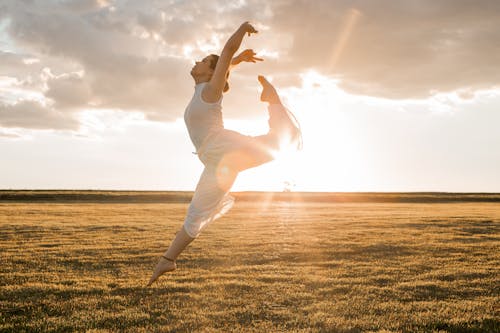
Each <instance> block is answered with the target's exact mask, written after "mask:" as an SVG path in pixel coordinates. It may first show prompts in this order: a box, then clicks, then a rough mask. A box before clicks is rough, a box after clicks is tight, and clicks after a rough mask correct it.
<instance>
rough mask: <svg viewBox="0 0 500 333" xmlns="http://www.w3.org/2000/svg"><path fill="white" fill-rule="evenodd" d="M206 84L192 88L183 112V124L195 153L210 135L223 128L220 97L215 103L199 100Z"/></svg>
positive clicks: (199, 84)
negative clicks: (191, 94) (191, 96)
mask: <svg viewBox="0 0 500 333" xmlns="http://www.w3.org/2000/svg"><path fill="white" fill-rule="evenodd" d="M206 84H207V82H202V83H198V84H197V85H196V86H195V87H194V95H193V98H191V101H190V102H189V104H188V106H187V107H186V111H185V112H184V122H185V123H186V127H187V129H188V132H189V137H190V138H191V141H192V142H193V144H194V146H195V148H196V151H198V150H199V149H200V147H201V146H202V144H203V143H204V141H205V140H206V139H207V138H208V137H209V136H210V135H212V134H214V133H217V132H219V131H220V130H221V129H223V128H224V123H223V121H222V106H221V102H222V96H221V98H220V99H219V101H217V102H216V103H207V102H205V101H204V100H203V99H202V98H201V92H202V91H203V88H204V87H205V85H206Z"/></svg>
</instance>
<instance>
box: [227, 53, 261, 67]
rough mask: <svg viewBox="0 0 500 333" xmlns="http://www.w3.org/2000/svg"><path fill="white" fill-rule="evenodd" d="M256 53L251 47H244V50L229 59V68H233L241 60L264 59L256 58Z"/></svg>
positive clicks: (253, 60) (255, 60)
mask: <svg viewBox="0 0 500 333" xmlns="http://www.w3.org/2000/svg"><path fill="white" fill-rule="evenodd" d="M256 55H257V54H256V53H255V52H254V51H253V50H252V49H246V50H245V51H243V52H241V53H240V54H238V55H237V56H236V57H234V58H233V59H232V60H231V66H230V67H229V69H230V70H231V69H233V67H235V66H236V65H238V64H240V63H242V62H253V63H255V62H257V61H264V59H262V58H257V57H256Z"/></svg>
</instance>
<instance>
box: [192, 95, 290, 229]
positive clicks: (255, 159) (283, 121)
mask: <svg viewBox="0 0 500 333" xmlns="http://www.w3.org/2000/svg"><path fill="white" fill-rule="evenodd" d="M268 109H269V115H270V117H269V132H268V133H267V134H265V135H260V136H248V135H243V134H241V133H238V132H235V131H231V130H226V129H223V130H221V131H220V132H218V133H217V134H216V135H214V136H213V137H212V138H210V141H209V142H207V143H206V145H205V146H204V147H203V149H202V151H199V153H198V157H199V158H200V160H201V161H202V162H203V164H204V165H205V169H204V170H203V173H202V174H201V176H200V179H199V181H198V185H197V186H196V190H195V193H194V195H193V198H192V200H191V203H190V205H189V208H188V212H187V215H186V218H185V220H184V229H185V231H186V233H187V234H188V235H189V236H190V237H193V238H196V237H198V235H199V234H200V233H201V231H202V230H203V229H204V228H205V227H207V226H208V225H209V224H210V223H211V222H213V221H214V220H215V219H217V218H219V217H221V216H222V215H224V214H225V213H226V212H227V211H228V210H229V209H230V208H231V207H232V206H233V203H234V198H233V197H232V196H230V195H229V191H230V189H231V187H232V186H233V184H234V181H235V180H236V177H237V176H238V173H239V172H241V171H243V170H246V169H249V168H253V167H256V166H259V165H261V164H264V163H266V162H269V161H271V160H273V158H274V157H273V152H274V151H276V150H278V149H279V139H280V137H281V136H282V135H283V132H284V131H286V129H287V128H289V127H287V126H288V125H289V122H290V120H289V118H288V116H287V112H286V110H285V109H284V107H283V106H282V105H281V104H279V105H278V104H272V105H270V106H269V108H268ZM287 119H288V122H287Z"/></svg>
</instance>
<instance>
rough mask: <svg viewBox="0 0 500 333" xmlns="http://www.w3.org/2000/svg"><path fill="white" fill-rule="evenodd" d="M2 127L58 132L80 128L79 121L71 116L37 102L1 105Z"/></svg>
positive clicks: (0, 119)
mask: <svg viewBox="0 0 500 333" xmlns="http://www.w3.org/2000/svg"><path fill="white" fill-rule="evenodd" d="M0 126H2V127H20V128H31V129H58V130H77V129H78V128H79V124H78V121H77V120H75V119H73V118H72V117H71V116H69V115H67V114H64V113H61V112H58V111H56V110H54V109H52V108H50V107H45V106H43V105H42V104H40V103H38V102H35V101H21V102H18V103H16V104H13V105H10V104H0Z"/></svg>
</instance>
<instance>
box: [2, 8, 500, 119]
mask: <svg viewBox="0 0 500 333" xmlns="http://www.w3.org/2000/svg"><path fill="white" fill-rule="evenodd" d="M353 10H356V13H358V14H355V15H357V21H356V23H355V24H354V25H353V28H352V30H351V31H350V34H348V37H347V38H345V40H344V42H345V43H344V44H343V48H338V45H339V41H340V40H341V39H342V38H341V36H342V32H343V31H344V30H345V27H346V26H347V23H346V22H347V21H346V18H347V17H349V13H353ZM499 12H500V3H499V2H498V1H488V0H482V1H476V2H470V1H465V0H453V1H452V0H443V1H439V2H435V1H430V0H428V1H418V2H417V1H390V0H382V1H377V2H374V1H369V0H366V1H347V0H342V1H327V0H324V1H314V2H311V1H304V0H302V1H299V0H297V1H285V0H282V1H272V2H265V1H261V0H253V1H252V0H249V1H247V2H242V3H229V4H228V3H227V2H226V1H222V0H220V1H215V2H213V1H211V2H206V1H179V2H160V1H153V2H148V4H147V5H144V3H142V2H139V1H97V0H81V1H65V2H52V1H36V0H33V1H15V2H14V1H13V2H8V3H7V4H5V3H4V4H3V5H0V20H4V21H3V22H4V25H6V26H7V28H6V33H7V34H8V36H9V38H10V39H11V40H12V43H14V46H15V47H14V48H13V49H15V50H20V51H10V52H6V51H5V50H3V51H2V50H0V70H1V71H2V73H1V75H6V76H10V77H16V78H18V79H19V80H20V81H23V82H26V84H28V85H30V87H31V88H38V89H40V91H41V92H43V93H44V94H45V96H46V97H47V98H49V99H51V100H52V101H53V102H54V104H53V105H54V107H55V108H56V109H57V110H58V111H67V110H69V111H74V110H78V109H79V108H84V107H85V108H91V107H97V108H111V109H113V108H116V109H121V110H134V111H137V110H139V111H143V112H144V113H145V114H146V116H147V117H148V118H149V119H154V120H159V121H169V120H173V119H175V118H178V117H181V116H182V112H183V109H184V107H185V105H186V104H187V102H188V100H189V97H190V95H191V93H192V86H193V83H192V79H191V78H190V76H189V69H190V67H191V65H192V62H193V60H195V59H185V58H184V56H183V51H184V47H185V46H191V47H192V48H193V53H192V56H193V57H194V58H198V57H201V56H202V55H203V53H204V52H203V51H201V50H199V48H200V45H203V44H207V45H219V46H220V47H222V45H223V43H224V42H225V40H226V39H227V38H228V37H229V35H230V33H231V32H232V31H233V30H234V29H235V28H236V27H237V26H238V25H239V24H240V23H241V22H242V21H244V20H251V21H253V22H258V23H261V24H263V25H265V26H267V27H269V29H268V30H264V31H261V33H260V34H259V35H258V36H257V37H252V38H251V39H249V40H248V41H246V42H245V43H246V44H245V45H250V46H252V47H254V48H255V49H256V50H257V51H258V49H259V48H262V49H267V50H270V51H277V52H279V54H280V58H279V60H275V59H271V58H270V59H267V60H266V61H265V62H264V63H262V64H259V65H252V66H258V67H252V66H251V65H247V67H244V68H242V70H241V71H239V74H238V76H236V75H232V85H233V89H232V90H231V93H233V94H237V96H234V97H232V98H231V99H229V104H228V105H229V106H230V107H232V108H237V107H238V103H237V101H240V100H244V101H251V100H253V99H254V98H258V96H247V95H248V93H249V89H236V88H237V87H238V86H235V85H242V84H245V82H247V80H248V82H252V83H248V84H249V85H250V86H252V87H253V86H254V85H255V82H254V80H255V75H256V74H258V73H256V72H255V70H258V71H259V74H260V73H262V74H268V75H273V76H274V77H275V79H276V80H275V82H276V83H277V84H278V85H280V86H286V85H298V82H299V80H298V77H299V74H300V73H302V72H303V71H305V70H308V69H315V70H317V71H319V72H321V73H323V74H325V75H329V76H331V77H335V78H340V79H341V83H340V86H341V87H343V88H344V89H346V90H348V91H350V92H353V93H358V94H367V95H373V96H384V97H391V98H420V97H427V96H429V95H430V94H432V93H434V92H438V91H440V92H444V91H453V90H456V89H468V90H471V91H473V90H476V89H485V88H491V87H493V86H497V85H498V84H499V82H500V59H499V58H498V56H497V55H498V54H500V49H499V48H500V46H499V44H498V42H497V41H498V40H499V39H500V36H499V35H500V28H499V24H498V22H497V21H498V20H497V16H498V15H497V14H498V13H499ZM2 44H4V45H5V43H2ZM2 44H0V45H2ZM335 50H337V58H336V59H335V61H334V60H332V58H333V57H334V53H335ZM16 52H17V53H16ZM214 52H217V51H216V50H214ZM25 58H37V59H39V62H37V63H34V64H26V63H25V62H24V61H23V59H25ZM44 68H50V73H52V75H51V76H50V77H48V78H47V77H46V76H44V75H43V73H44V71H46V69H44ZM75 73H80V74H78V75H75ZM0 97H1V96H0ZM2 100H3V102H4V103H5V100H4V99H2V98H0V102H1V101H2ZM23 103H25V102H22V103H19V104H23ZM245 104H246V105H247V104H248V103H245ZM253 107H254V105H252V108H253ZM5 108H6V106H5V105H4V106H3V110H5ZM35 109H36V108H35ZM250 112H253V110H250V108H246V107H245V106H243V107H241V108H239V109H238V110H237V111H236V113H234V115H237V116H244V115H249V114H250ZM3 115H5V112H4V111H2V116H3ZM0 122H2V123H4V121H3V118H0ZM63 127H64V126H63Z"/></svg>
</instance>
